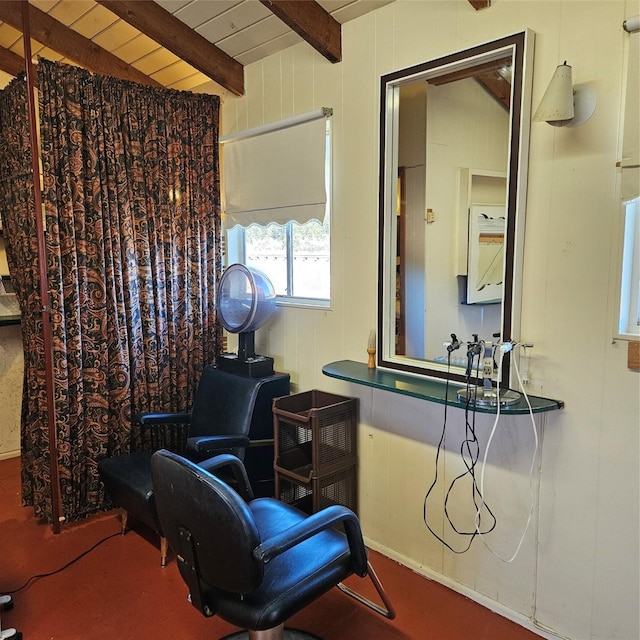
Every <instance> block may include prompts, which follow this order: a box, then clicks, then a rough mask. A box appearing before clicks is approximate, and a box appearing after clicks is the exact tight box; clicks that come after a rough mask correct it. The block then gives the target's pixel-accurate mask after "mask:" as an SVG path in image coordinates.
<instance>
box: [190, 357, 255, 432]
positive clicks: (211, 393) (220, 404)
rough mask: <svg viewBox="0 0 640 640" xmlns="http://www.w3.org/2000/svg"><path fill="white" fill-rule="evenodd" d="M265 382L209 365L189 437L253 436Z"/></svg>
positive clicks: (197, 393) (205, 371)
mask: <svg viewBox="0 0 640 640" xmlns="http://www.w3.org/2000/svg"><path fill="white" fill-rule="evenodd" d="M261 385H262V381H261V380H260V379H259V378H249V377H245V376H239V375H236V374H233V373H227V372H226V371H221V370H220V369H217V368H216V367H214V366H213V365H207V366H206V367H205V368H204V369H203V371H202V377H201V378H200V382H199V384H198V390H197V391H196V397H195V399H194V402H193V407H192V409H191V425H190V427H189V437H190V438H191V437H195V436H215V435H242V436H246V435H248V434H249V429H250V427H251V418H252V416H253V410H254V407H255V403H256V398H257V397H258V392H259V391H260V386H261Z"/></svg>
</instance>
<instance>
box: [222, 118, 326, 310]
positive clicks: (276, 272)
mask: <svg viewBox="0 0 640 640" xmlns="http://www.w3.org/2000/svg"><path fill="white" fill-rule="evenodd" d="M326 115H327V114H326V111H324V110H323V112H321V116H324V117H318V116H316V117H315V118H313V119H312V120H311V121H307V122H305V123H303V124H296V125H294V126H289V127H287V128H284V129H280V128H278V129H276V130H275V131H268V133H266V134H264V133H259V134H257V135H251V134H250V132H248V134H249V135H248V136H247V137H242V139H241V140H239V141H238V142H233V141H230V142H229V143H225V146H224V147H223V164H224V174H223V175H224V191H225V203H226V204H225V213H226V224H225V226H226V229H227V258H228V263H229V264H233V263H234V262H241V263H243V264H246V265H248V266H252V267H255V268H257V269H260V270H261V271H263V272H264V273H266V274H267V276H268V277H269V279H270V280H271V282H272V283H273V286H274V288H275V290H276V295H277V297H278V301H279V302H283V303H294V304H304V305H310V306H320V307H328V306H329V300H330V289H331V287H330V283H331V276H330V273H331V269H330V258H331V252H330V198H329V197H328V195H327V194H330V193H331V145H330V135H331V129H330V119H329V118H328V117H326ZM303 117H304V116H303ZM222 141H223V142H224V139H223V140H222Z"/></svg>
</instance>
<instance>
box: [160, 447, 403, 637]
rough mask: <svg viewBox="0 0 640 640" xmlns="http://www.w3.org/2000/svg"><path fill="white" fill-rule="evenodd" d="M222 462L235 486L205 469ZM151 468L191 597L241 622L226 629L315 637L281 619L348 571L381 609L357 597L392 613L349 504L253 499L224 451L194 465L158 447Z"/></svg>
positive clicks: (202, 607)
mask: <svg viewBox="0 0 640 640" xmlns="http://www.w3.org/2000/svg"><path fill="white" fill-rule="evenodd" d="M225 467H226V468H231V469H232V470H233V475H234V478H235V481H236V488H237V489H238V492H236V491H234V490H233V489H232V488H231V487H230V486H229V485H228V484H226V483H225V482H223V481H222V480H220V478H218V477H216V476H214V475H212V473H211V472H215V473H216V475H218V474H219V473H220V471H221V470H222V469H223V468H225ZM151 472H152V477H153V487H154V491H155V495H156V505H157V509H158V517H159V519H160V523H161V525H162V529H163V531H164V532H165V535H166V536H167V540H168V542H169V547H170V548H171V549H172V550H173V552H174V553H175V555H176V558H177V560H178V562H177V563H178V568H179V570H180V573H181V575H182V578H183V580H184V581H185V583H186V584H187V587H188V588H189V592H190V594H189V597H190V600H191V603H192V604H193V606H194V607H196V609H198V611H200V613H202V614H203V615H205V616H213V615H219V616H220V617H221V618H223V619H224V620H226V621H227V622H229V623H230V624H233V625H236V626H238V627H241V628H243V629H246V630H247V631H243V632H237V633H234V634H232V635H230V636H227V638H234V639H240V638H249V639H250V640H258V639H259V640H277V639H282V638H291V639H293V638H295V639H299V640H303V639H305V638H317V637H316V636H313V635H311V634H307V633H304V632H301V631H296V630H288V629H287V630H285V629H284V622H285V621H286V620H287V619H288V618H290V617H291V616H292V615H293V614H295V613H296V612H298V611H299V610H301V609H302V608H304V607H305V606H307V605H308V604H310V603H311V602H313V601H314V600H315V599H316V598H318V597H319V596H321V595H322V594H323V593H325V592H326V591H328V590H329V589H331V588H332V587H334V586H340V584H341V581H342V580H344V579H345V578H346V577H348V576H350V575H352V574H356V575H358V576H360V577H365V576H366V575H367V574H369V575H370V576H371V578H372V579H373V582H374V585H375V586H376V589H377V590H378V593H379V594H380V596H381V597H382V599H383V602H384V604H385V605H386V606H387V609H382V608H380V607H377V606H376V605H374V604H373V603H371V602H370V601H368V600H365V599H364V598H361V597H360V596H357V595H356V597H358V599H359V600H360V601H361V602H364V603H365V604H368V605H369V606H372V607H373V608H374V609H375V610H376V611H378V612H379V613H382V614H383V615H386V616H387V617H389V618H392V617H394V616H395V613H394V612H393V608H392V607H391V606H390V605H389V601H388V599H387V598H386V594H384V591H383V590H382V587H381V585H380V583H379V581H378V580H377V577H375V574H374V573H373V570H372V568H371V565H370V564H369V562H368V560H367V550H366V548H365V546H364V542H363V540H362V533H361V531H360V523H359V521H358V518H357V516H356V515H355V514H354V513H353V511H351V510H350V509H347V508H346V507H343V506H338V505H335V506H330V507H327V508H325V509H323V510H321V511H318V512H317V513H314V514H313V515H311V516H309V515H307V514H305V513H303V512H301V511H299V510H298V509H296V508H295V507H292V506H291V505H289V504H286V503H284V502H280V501H279V500H275V499H273V498H258V499H255V500H254V499H253V494H252V491H251V486H250V485H249V482H248V479H247V476H246V472H245V470H244V466H243V464H242V462H241V461H240V460H238V459H237V458H235V457H234V456H231V455H220V456H216V457H215V458H212V459H211V460H208V461H205V462H203V463H200V464H199V465H196V464H193V463H192V462H190V461H189V460H186V459H185V458H183V457H181V456H179V455H177V454H175V453H171V452H169V451H165V450H161V451H158V452H156V453H155V454H154V455H153V458H152V461H151ZM342 531H344V533H343V532H342ZM348 592H349V593H350V595H353V592H352V591H351V590H348Z"/></svg>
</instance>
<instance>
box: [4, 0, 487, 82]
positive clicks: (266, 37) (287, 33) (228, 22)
mask: <svg viewBox="0 0 640 640" xmlns="http://www.w3.org/2000/svg"><path fill="white" fill-rule="evenodd" d="M393 1H394V0H317V1H316V0H155V1H154V0H95V1H94V0H28V2H27V0H0V88H3V87H5V86H6V85H7V84H8V83H9V82H10V81H11V79H12V78H13V77H15V76H16V75H17V74H18V73H20V72H21V71H22V70H23V69H24V66H25V65H24V46H23V36H22V32H23V28H24V26H23V25H24V22H23V6H24V5H25V4H26V5H27V6H28V7H29V11H28V22H29V31H30V34H31V43H30V44H31V53H32V58H33V59H34V60H36V59H37V57H39V56H41V57H43V58H47V59H49V60H54V61H60V62H64V63H67V64H75V65H79V66H81V67H84V68H85V69H88V70H89V71H93V72H95V73H101V74H104V75H112V76H116V77H119V78H125V79H128V80H134V81H137V82H142V83H146V84H151V85H155V86H163V87H169V88H172V89H178V90H183V91H192V90H198V88H199V87H201V88H202V89H201V90H205V89H206V90H207V91H208V92H210V93H223V92H224V91H229V92H231V93H233V94H236V95H242V94H243V93H244V66H245V65H248V64H250V63H252V62H256V61H257V60H260V59H261V58H264V57H265V56H268V55H271V54H273V53H276V52H278V51H281V50H282V49H286V48H287V47H290V46H292V45H294V44H297V43H299V42H302V41H306V42H307V43H308V44H309V46H311V47H313V48H314V49H316V50H317V51H318V52H319V53H320V54H321V55H323V56H324V57H325V58H327V60H329V61H331V62H339V61H340V60H341V56H342V51H341V49H342V40H341V25H342V24H344V23H345V22H348V21H349V20H353V19H354V18H358V17H359V16H361V15H364V14H365V13H368V12H369V11H373V10H375V9H378V8H380V7H382V6H384V5H386V4H389V3H390V2H393ZM450 1H451V2H455V1H457V0H450ZM468 1H469V3H470V4H471V5H472V6H473V7H474V8H475V9H484V8H487V7H488V6H490V4H491V0H468ZM205 85H206V87H205Z"/></svg>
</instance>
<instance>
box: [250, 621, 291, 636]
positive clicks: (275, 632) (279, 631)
mask: <svg viewBox="0 0 640 640" xmlns="http://www.w3.org/2000/svg"><path fill="white" fill-rule="evenodd" d="M283 638H284V624H280V625H278V626H277V627H273V628H272V629H266V630H265V631H249V640H282V639H283Z"/></svg>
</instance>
